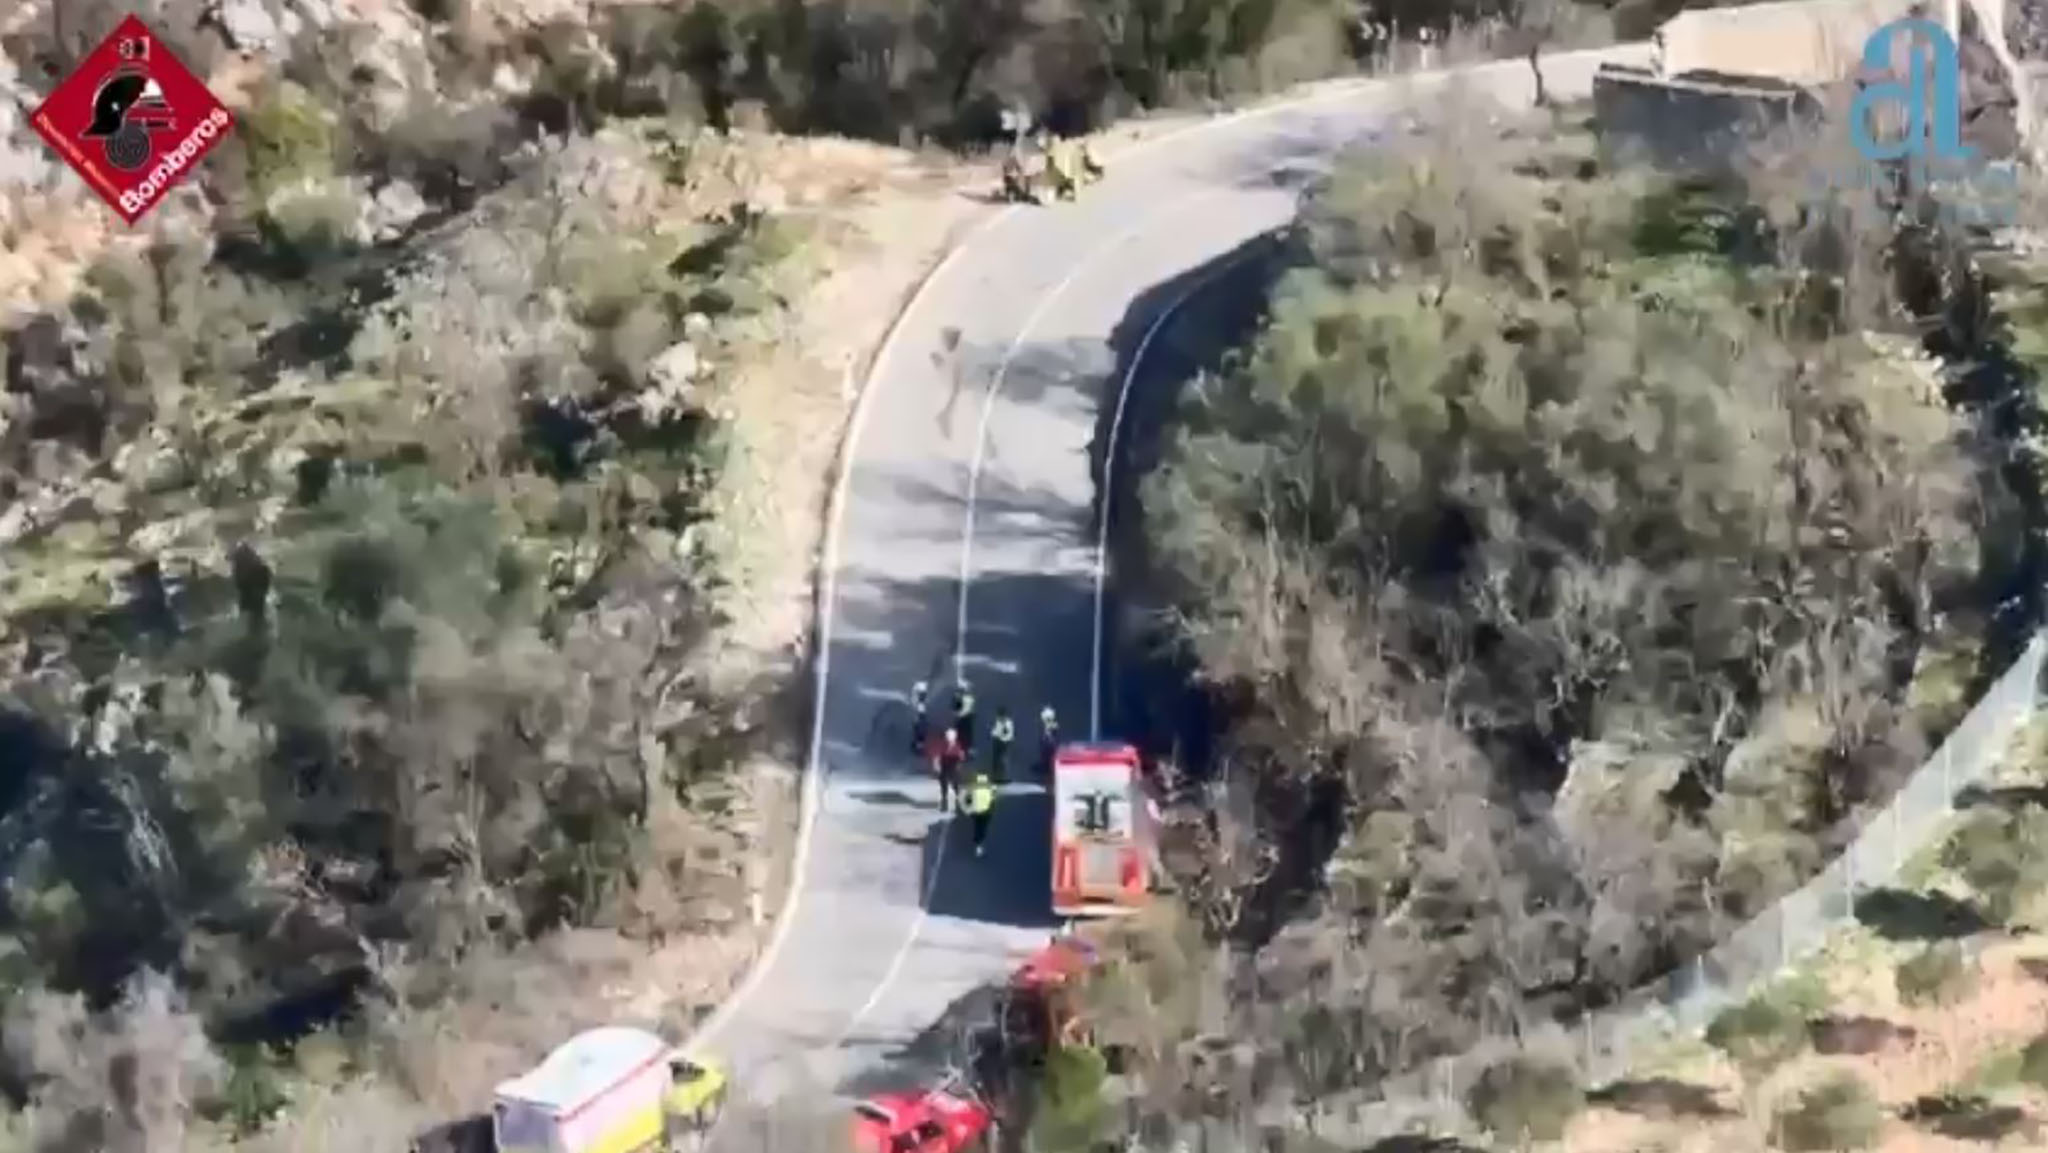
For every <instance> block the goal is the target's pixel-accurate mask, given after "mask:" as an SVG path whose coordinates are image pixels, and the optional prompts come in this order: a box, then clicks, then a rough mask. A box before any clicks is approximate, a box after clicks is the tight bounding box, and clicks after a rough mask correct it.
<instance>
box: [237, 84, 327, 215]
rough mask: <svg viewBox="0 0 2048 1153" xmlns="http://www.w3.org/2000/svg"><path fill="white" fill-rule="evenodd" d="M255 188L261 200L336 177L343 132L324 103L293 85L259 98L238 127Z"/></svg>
mask: <svg viewBox="0 0 2048 1153" xmlns="http://www.w3.org/2000/svg"><path fill="white" fill-rule="evenodd" d="M237 128H238V129H239V133H238V134H239V135H240V136H241V138H242V146H243V149H244V152H245V155H246V156H247V158H248V159H247V163H248V170H249V187H250V190H251V191H253V192H254V193H255V194H256V197H257V199H258V200H259V201H263V200H268V199H269V198H270V196H271V194H272V193H275V192H276V191H277V190H278V189H280V188H286V187H289V186H290V185H293V184H296V183H298V182H300V181H302V180H319V179H324V178H327V177H331V176H333V175H334V173H335V169H336V167H337V165H336V151H337V134H336V132H335V127H334V122H333V120H332V119H331V118H330V117H329V116H328V114H327V110H326V109H325V108H323V107H321V105H320V102H319V100H318V99H317V98H316V97H314V95H313V94H312V93H310V92H308V91H306V90H305V89H304V88H301V87H299V86H298V85H296V84H293V83H291V82H289V81H286V82H285V83H283V84H280V85H278V86H277V87H276V88H275V89H274V90H272V91H270V92H268V93H264V94H261V95H259V97H258V98H257V99H256V100H254V101H252V102H251V104H250V108H249V110H248V111H247V112H246V113H244V114H243V115H242V118H241V120H240V122H239V123H238V125H237Z"/></svg>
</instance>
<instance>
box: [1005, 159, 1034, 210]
mask: <svg viewBox="0 0 2048 1153" xmlns="http://www.w3.org/2000/svg"><path fill="white" fill-rule="evenodd" d="M1003 199H1005V200H1009V201H1023V200H1031V201H1035V200H1037V199H1038V197H1036V196H1035V195H1033V194H1032V192H1031V176H1030V174H1029V173H1028V172H1026V171H1025V170H1024V158H1023V157H1022V156H1021V155H1019V154H1018V152H1017V150H1016V149H1014V148H1013V149H1011V150H1010V154H1009V155H1008V156H1005V157H1003Z"/></svg>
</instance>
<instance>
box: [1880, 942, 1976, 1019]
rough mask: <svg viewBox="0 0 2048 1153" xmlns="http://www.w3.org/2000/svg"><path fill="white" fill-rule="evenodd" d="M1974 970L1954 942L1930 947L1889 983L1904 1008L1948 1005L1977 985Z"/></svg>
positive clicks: (1902, 966) (1905, 964) (1902, 965)
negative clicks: (1907, 1006) (1896, 992)
mask: <svg viewBox="0 0 2048 1153" xmlns="http://www.w3.org/2000/svg"><path fill="white" fill-rule="evenodd" d="M1976 976H1977V973H1976V968H1975V966H1974V965H1972V964H1971V962H1970V959H1969V958H1967V957H1965V956H1964V955H1963V948H1962V946H1961V945H1959V944H1957V943H1956V942H1954V941H1942V942H1940V943H1938V944H1934V945H1929V946H1928V947H1927V948H1925V949H1922V950H1920V951H1919V952H1918V953H1916V954H1914V955H1913V956H1911V957H1908V958H1906V959H1905V960H1904V961H1901V962H1899V967H1898V969H1897V970H1896V971H1894V973H1893V975H1892V979H1893V981H1894V983H1896V984H1897V986H1898V990H1899V1000H1900V1001H1902V1002H1904V1003H1905V1004H1907V1005H1912V1006H1916V1007H1917V1006H1924V1005H1947V1004H1952V1003H1954V1002H1955V1001H1958V1000H1960V999H1961V998H1962V997H1963V996H1964V995H1966V994H1967V993H1968V992H1969V991H1970V989H1971V988H1972V987H1973V986H1974V985H1975V983H1976Z"/></svg>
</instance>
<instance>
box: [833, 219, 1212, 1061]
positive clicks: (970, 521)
mask: <svg viewBox="0 0 2048 1153" xmlns="http://www.w3.org/2000/svg"><path fill="white" fill-rule="evenodd" d="M1233 191H1235V190H1234V189H1228V188H1205V189H1202V190H1200V191H1198V192H1191V193H1187V194H1184V195H1182V196H1180V197H1178V198H1176V199H1175V200H1174V201H1173V202H1172V203H1171V205H1170V206H1169V210H1168V211H1167V212H1166V213H1163V214H1162V216H1172V215H1178V214H1180V213H1182V212H1185V211H1187V210H1189V209H1190V208H1192V207H1194V206H1195V205H1196V204H1199V203H1201V202H1203V201H1205V200H1212V199H1215V198H1216V197H1219V196H1226V195H1229V194H1230V193H1232V192H1233ZM1159 222H1160V217H1147V218H1146V219H1143V220H1140V221H1137V222H1136V223H1133V224H1132V225H1131V226H1130V227H1129V228H1126V229H1124V230H1122V231H1121V232H1118V233H1117V234H1116V235H1115V236H1112V237H1110V238H1109V240H1108V241H1107V242H1106V243H1104V244H1102V245H1100V246H1098V247H1097V248H1096V249H1095V250H1094V251H1093V252H1090V253H1089V254H1088V255H1087V257H1086V258H1084V259H1083V260H1081V262H1080V263H1078V264H1076V265H1074V267H1073V268H1071V269H1069V270H1068V271H1067V274H1066V275H1065V276H1064V277H1061V278H1060V281H1059V283H1057V284H1055V285H1053V286H1052V287H1051V288H1049V289H1047V290H1045V292H1044V293H1042V294H1040V296H1039V298H1038V303H1037V304H1036V305H1035V306H1033V307H1032V309H1031V312H1030V314H1029V315H1027V316H1026V317H1025V318H1024V323H1023V324H1022V325H1020V326H1019V327H1018V329H1017V335H1016V336H1014V337H1012V338H1011V339H1010V344H1009V347H1008V348H1006V349H1004V350H1003V358H1002V359H1001V360H1000V361H998V362H997V363H996V372H995V375H994V376H993V377H992V378H990V380H989V386H988V390H987V392H985V393H984V394H983V396H982V402H981V419H980V420H979V421H977V422H976V424H975V430H974V457H973V459H972V460H971V461H970V462H969V464H968V466H967V508H966V514H965V520H964V521H963V523H962V527H961V531H960V578H959V580H960V585H959V588H960V597H959V610H958V615H957V616H956V617H955V620H954V630H955V631H954V634H953V635H954V638H955V640H954V644H953V675H954V676H955V677H956V678H958V677H960V676H962V675H963V674H964V673H965V672H966V669H967V658H968V653H967V600H968V592H969V590H970V589H972V588H973V587H974V521H975V517H974V513H975V508H976V503H975V502H976V501H977V500H978V499H979V498H980V493H981V474H982V469H983V466H984V464H985V463H986V461H987V459H988V439H989V438H988V429H989V420H990V418H991V417H993V416H994V414H995V410H996V402H997V401H999V400H1001V399H1002V395H1003V385H1004V384H1005V383H1006V382H1007V381H1008V380H1009V375H1010V365H1011V364H1012V363H1014V362H1015V360H1016V358H1017V353H1018V352H1019V351H1020V350H1021V349H1023V347H1024V342H1025V341H1026V340H1029V339H1030V337H1031V334H1032V332H1034V331H1036V330H1037V328H1038V325H1039V322H1040V321H1043V320H1044V319H1045V315H1046V313H1048V312H1051V311H1052V308H1053V306H1054V305H1056V304H1058V303H1059V302H1060V300H1061V298H1062V297H1064V296H1066V294H1067V292H1068V290H1070V289H1072V288H1073V287H1074V285H1076V284H1078V283H1080V282H1081V280H1082V279H1083V278H1084V277H1086V276H1087V275H1088V274H1089V273H1090V272H1093V271H1094V270H1095V269H1096V267H1097V266H1098V265H1099V264H1101V262H1102V260H1103V258H1105V257H1107V256H1109V255H1110V254H1112V253H1114V252H1116V251H1117V250H1118V249H1120V248H1122V247H1123V246H1124V245H1125V244H1127V243H1129V242H1130V240H1131V238H1132V237H1135V236H1137V235H1138V234H1140V233H1142V232H1144V231H1145V230H1147V229H1149V228H1151V227H1152V226H1154V225H1156V224H1158V223H1159ZM952 831H953V822H951V821H947V822H946V823H945V824H944V825H942V826H940V828H939V844H938V848H937V850H936V851H935V852H934V853H933V855H932V856H933V860H932V871H931V874H930V875H929V876H927V877H926V878H925V879H924V888H923V891H922V892H921V893H920V894H919V900H918V902H917V913H916V914H915V915H914V916H912V918H911V921H910V932H909V933H907V934H905V935H904V938H903V943H902V944H901V945H898V946H897V948H896V954H895V956H893V957H891V958H889V967H888V968H887V969H884V970H883V971H882V977H881V979H880V980H879V981H878V982H876V984H875V987H874V989H873V990H871V991H870V992H869V994H868V999H867V1000H866V1001H864V1002H862V1003H861V1006H860V1008H858V1009H856V1010H854V1013H853V1016H852V1017H851V1018H849V1019H848V1020H847V1022H846V1028H845V1029H843V1030H841V1032H840V1034H839V1036H838V1037H837V1038H835V1039H834V1040H833V1042H832V1043H831V1044H830V1045H828V1046H827V1048H835V1049H836V1048H838V1047H839V1045H840V1044H842V1043H843V1042H844V1041H845V1040H846V1038H847V1037H849V1036H851V1035H852V1034H853V1032H854V1030H856V1029H858V1028H860V1025H861V1022H863V1021H865V1020H866V1019H867V1015H868V1014H869V1013H872V1012H874V1011H875V1006H877V1005H879V1004H881V1003H882V998H883V997H886V996H888V994H889V990H890V989H892V988H894V987H895V984H896V979H897V978H898V977H901V976H902V975H903V966H904V965H905V964H908V963H909V961H910V954H911V953H912V952H913V951H915V950H916V948H917V942H918V938H919V937H921V936H922V935H923V934H924V927H925V925H926V924H927V923H928V922H930V920H931V904H932V895H933V894H934V893H936V892H938V889H939V876H940V874H942V873H944V872H945V869H946V844H947V840H948V834H950V833H951V832H952Z"/></svg>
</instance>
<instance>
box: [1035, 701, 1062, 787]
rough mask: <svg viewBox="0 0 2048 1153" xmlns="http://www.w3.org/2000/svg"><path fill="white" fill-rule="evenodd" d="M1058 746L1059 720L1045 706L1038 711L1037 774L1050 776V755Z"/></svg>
mask: <svg viewBox="0 0 2048 1153" xmlns="http://www.w3.org/2000/svg"><path fill="white" fill-rule="evenodd" d="M1059 744H1060V719H1059V717H1058V716H1057V715H1056V714H1054V713H1053V711H1052V706H1051V705H1047V706H1045V707H1044V708H1042V709H1040V710H1038V773H1039V775H1040V776H1051V775H1052V755H1053V753H1054V752H1055V751H1056V750H1057V749H1058V748H1059Z"/></svg>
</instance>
